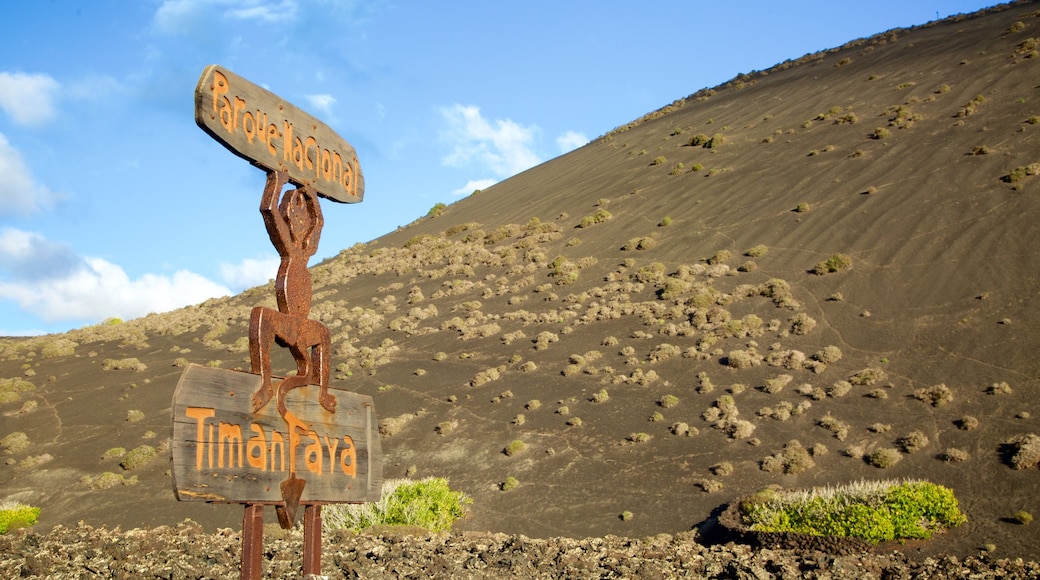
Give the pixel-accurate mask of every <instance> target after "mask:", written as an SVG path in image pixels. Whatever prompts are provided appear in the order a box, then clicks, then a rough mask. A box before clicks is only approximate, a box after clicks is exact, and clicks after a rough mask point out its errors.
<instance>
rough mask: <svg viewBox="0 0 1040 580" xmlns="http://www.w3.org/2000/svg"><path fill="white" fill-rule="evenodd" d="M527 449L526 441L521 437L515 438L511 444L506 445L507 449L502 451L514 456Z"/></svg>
mask: <svg viewBox="0 0 1040 580" xmlns="http://www.w3.org/2000/svg"><path fill="white" fill-rule="evenodd" d="M525 449H527V444H526V443H524V442H523V441H521V440H519V439H514V440H513V441H511V442H510V443H509V445H506V447H505V449H503V450H502V453H505V454H506V455H507V456H509V457H512V456H514V455H516V454H517V453H520V452H522V451H523V450H525Z"/></svg>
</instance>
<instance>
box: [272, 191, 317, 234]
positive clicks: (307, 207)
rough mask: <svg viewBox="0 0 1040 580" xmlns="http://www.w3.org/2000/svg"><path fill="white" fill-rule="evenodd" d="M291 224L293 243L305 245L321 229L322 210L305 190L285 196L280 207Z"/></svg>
mask: <svg viewBox="0 0 1040 580" xmlns="http://www.w3.org/2000/svg"><path fill="white" fill-rule="evenodd" d="M280 209H281V211H282V213H283V214H284V215H285V219H286V221H287V222H288V223H289V233H290V235H292V238H293V241H295V242H296V243H299V244H304V243H306V242H307V240H308V239H309V238H310V237H311V235H312V234H313V233H314V231H315V229H316V228H320V227H321V208H319V207H318V200H317V198H316V197H314V196H313V195H307V193H306V192H305V190H304V189H303V188H299V189H294V190H292V191H289V192H287V193H286V194H285V197H284V198H282V203H281V207H280Z"/></svg>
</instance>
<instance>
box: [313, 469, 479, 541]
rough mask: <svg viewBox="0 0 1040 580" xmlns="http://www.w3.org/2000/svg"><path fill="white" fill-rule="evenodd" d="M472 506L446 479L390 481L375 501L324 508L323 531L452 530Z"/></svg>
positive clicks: (466, 497) (385, 482) (386, 482)
mask: <svg viewBox="0 0 1040 580" xmlns="http://www.w3.org/2000/svg"><path fill="white" fill-rule="evenodd" d="M472 503H473V500H472V499H470V497H469V496H467V495H466V494H465V493H463V492H461V491H453V490H452V489H451V488H450V487H449V486H448V480H447V479H444V478H441V477H428V478H426V479H421V480H418V481H411V480H408V479H390V480H387V481H384V482H383V489H382V497H381V498H380V500H379V501H378V502H374V503H360V504H334V505H327V506H325V509H324V510H323V512H322V529H324V530H325V531H332V530H338V529H344V530H353V531H355V532H360V531H361V530H364V529H366V528H370V527H372V526H378V525H384V526H418V527H421V528H425V529H427V530H430V531H432V532H441V531H447V530H450V529H451V526H452V524H454V523H455V522H456V521H457V520H459V519H461V518H463V517H465V515H466V512H467V507H468V506H469V505H470V504H472Z"/></svg>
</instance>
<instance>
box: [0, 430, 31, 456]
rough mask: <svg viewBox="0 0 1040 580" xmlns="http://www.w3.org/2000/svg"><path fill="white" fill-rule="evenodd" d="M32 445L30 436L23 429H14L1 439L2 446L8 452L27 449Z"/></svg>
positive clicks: (0, 444)
mask: <svg viewBox="0 0 1040 580" xmlns="http://www.w3.org/2000/svg"><path fill="white" fill-rule="evenodd" d="M30 445H31V443H30V442H29V436H28V435H26V434H25V433H24V432H22V431H14V432H12V433H9V434H7V435H6V436H4V438H3V439H0V447H3V448H4V449H5V450H6V452H7V453H19V452H22V451H25V450H26V449H28V448H29V446H30Z"/></svg>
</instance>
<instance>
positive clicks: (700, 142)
mask: <svg viewBox="0 0 1040 580" xmlns="http://www.w3.org/2000/svg"><path fill="white" fill-rule="evenodd" d="M709 140H710V137H708V136H707V135H705V134H704V133H697V134H696V135H694V136H693V137H690V142H689V145H690V147H704V146H706V144H707V143H708V141H709Z"/></svg>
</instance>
